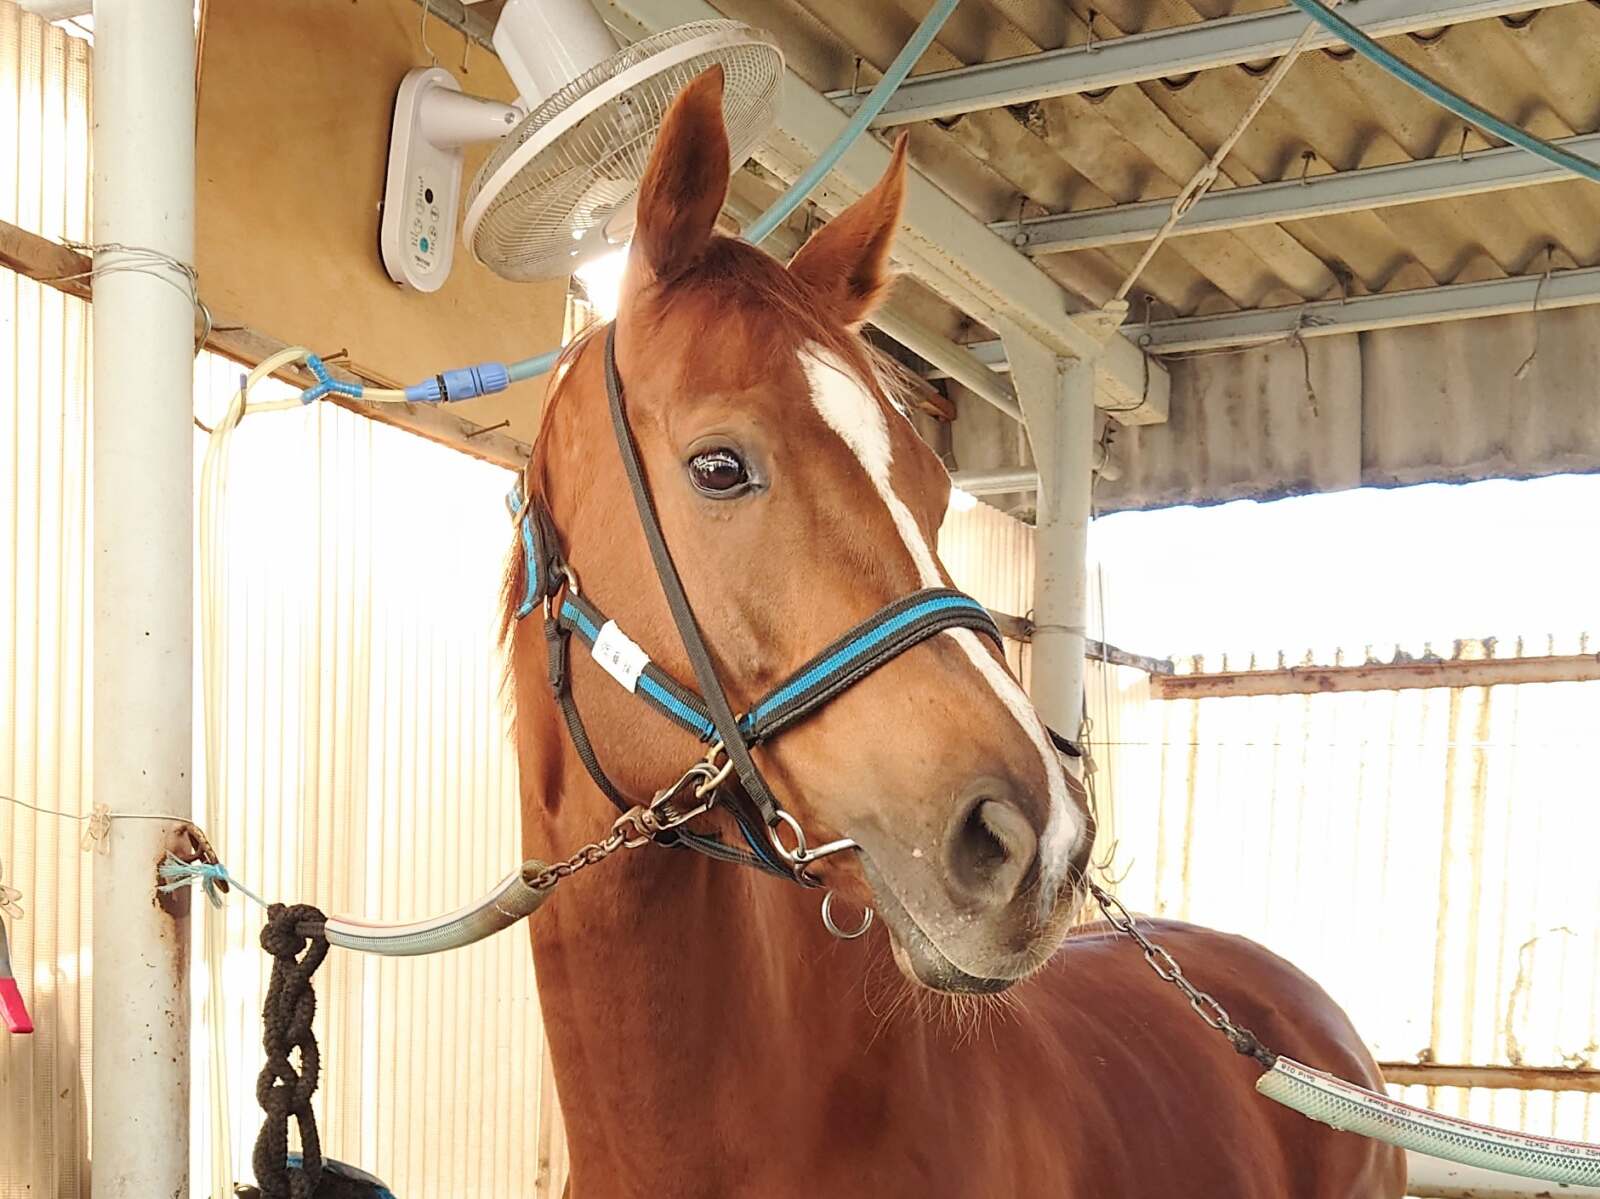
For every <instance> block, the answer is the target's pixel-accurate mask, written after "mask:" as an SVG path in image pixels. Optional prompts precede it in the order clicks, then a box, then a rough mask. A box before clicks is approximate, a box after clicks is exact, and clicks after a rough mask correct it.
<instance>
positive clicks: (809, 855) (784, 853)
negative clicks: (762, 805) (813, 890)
mask: <svg viewBox="0 0 1600 1199" xmlns="http://www.w3.org/2000/svg"><path fill="white" fill-rule="evenodd" d="M781 825H787V826H788V827H789V829H790V830H792V831H793V833H794V848H793V849H790V848H789V847H788V846H787V845H785V844H784V843H783V838H782V837H781V836H779V834H778V829H779V827H780V826H781ZM767 839H768V840H769V841H771V842H772V848H773V849H774V850H775V851H776V852H777V854H778V856H779V857H781V858H782V859H783V860H784V861H785V862H787V863H788V864H789V869H791V870H793V871H794V874H795V877H796V878H798V879H801V880H803V881H808V882H811V883H813V884H815V882H816V880H815V879H813V878H812V877H811V875H810V874H809V873H808V872H807V871H806V867H807V866H808V865H810V864H811V863H812V862H815V861H816V860H817V859H819V858H826V857H829V856H831V855H833V854H836V853H842V852H843V851H844V850H847V849H860V848H861V847H860V846H859V845H857V844H856V843H855V842H854V841H852V840H851V839H850V838H849V837H840V838H839V839H838V840H837V841H829V842H827V843H826V844H823V845H819V846H817V847H816V848H815V849H812V848H811V847H810V846H808V845H807V844H806V831H805V829H803V828H801V827H800V822H799V821H798V820H796V819H795V818H794V817H793V816H791V815H789V813H788V812H785V811H784V810H783V809H782V808H779V809H778V823H777V824H774V825H772V826H771V827H770V828H769V829H767Z"/></svg>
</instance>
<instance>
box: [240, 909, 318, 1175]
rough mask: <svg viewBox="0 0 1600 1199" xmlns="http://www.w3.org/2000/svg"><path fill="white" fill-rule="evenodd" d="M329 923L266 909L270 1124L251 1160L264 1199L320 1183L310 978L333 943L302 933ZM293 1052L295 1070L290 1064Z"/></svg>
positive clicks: (303, 913)
mask: <svg viewBox="0 0 1600 1199" xmlns="http://www.w3.org/2000/svg"><path fill="white" fill-rule="evenodd" d="M326 921H327V917H326V916H324V915H323V914H322V912H320V911H319V910H318V909H316V908H314V907H312V906H311V905H310V904H303V903H297V904H293V905H286V904H281V903H275V904H273V905H272V906H271V907H270V908H268V909H267V924H266V927H265V928H263V929H262V930H261V948H262V949H264V950H266V951H267V953H269V954H271V955H272V981H271V983H270V984H269V985H268V987H267V1002H266V1006H265V1007H264V1008H263V1009H262V1013H261V1026H262V1031H261V1046H262V1048H263V1049H265V1050H266V1052H267V1060H266V1063H265V1064H264V1065H263V1066H262V1067H261V1074H260V1077H258V1078H257V1079H256V1102H257V1103H259V1104H260V1105H261V1110H262V1111H264V1112H266V1114H267V1117H266V1119H265V1120H264V1121H262V1124H261V1133H260V1135H259V1136H258V1137H257V1138H256V1149H255V1155H254V1157H253V1158H252V1159H251V1160H252V1163H253V1165H254V1167H255V1175H256V1184H257V1185H258V1186H259V1187H260V1188H261V1197H262V1199H309V1197H310V1196H311V1195H312V1194H313V1193H314V1192H315V1191H316V1189H317V1183H318V1182H319V1181H320V1180H321V1178H322V1140H321V1138H320V1137H319V1136H318V1134H317V1117H316V1113H315V1112H313V1111H312V1110H311V1096H312V1095H313V1094H314V1093H315V1092H316V1089H317V1076H318V1073H319V1072H320V1070H321V1065H322V1058H321V1055H320V1053H319V1052H318V1050H317V1039H316V1036H315V1035H314V1034H313V1033H312V1031H311V1022H312V1020H313V1019H314V1018H315V1016H316V1014H317V996H316V992H314V991H313V990H312V989H311V976H312V975H313V974H315V973H316V972H317V967H318V966H320V965H322V959H323V958H325V957H326V956H327V955H328V942H327V941H326V940H325V939H324V938H323V937H320V936H310V935H308V934H307V933H306V932H305V931H303V930H302V928H301V927H300V926H301V925H303V924H309V925H313V926H316V927H321V926H322V925H324V924H325V923H326ZM302 955H303V956H302ZM296 1050H299V1053H300V1061H299V1065H298V1067H297V1066H296V1065H295V1063H294V1062H291V1061H290V1060H289V1058H290V1054H292V1053H294V1052H295V1051H296ZM291 1118H292V1119H293V1120H294V1122H295V1124H296V1125H298V1127H299V1130H300V1156H301V1163H300V1166H299V1168H298V1169H291V1168H290V1167H289V1121H290V1119H291Z"/></svg>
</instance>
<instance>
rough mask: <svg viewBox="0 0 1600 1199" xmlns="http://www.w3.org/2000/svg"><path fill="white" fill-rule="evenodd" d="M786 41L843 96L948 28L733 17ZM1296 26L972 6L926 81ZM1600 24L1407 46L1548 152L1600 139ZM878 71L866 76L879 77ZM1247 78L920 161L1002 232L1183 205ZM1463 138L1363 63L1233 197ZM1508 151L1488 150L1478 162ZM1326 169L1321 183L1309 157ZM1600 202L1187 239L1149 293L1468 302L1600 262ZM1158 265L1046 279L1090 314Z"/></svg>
mask: <svg viewBox="0 0 1600 1199" xmlns="http://www.w3.org/2000/svg"><path fill="white" fill-rule="evenodd" d="M718 7H719V8H721V9H722V10H723V11H724V12H726V13H728V15H730V16H736V17H739V18H741V19H744V20H748V21H750V22H752V23H754V24H757V25H761V26H764V27H766V28H768V29H771V30H773V31H774V32H775V33H777V34H778V36H779V37H780V39H781V41H782V43H783V45H784V48H785V50H786V52H787V53H788V55H789V61H790V65H791V66H792V67H793V68H794V69H795V70H796V71H797V73H799V74H800V75H801V76H802V77H803V78H805V79H806V80H807V82H809V83H811V84H812V85H813V86H815V87H818V88H819V89H822V90H830V89H842V88H849V87H851V86H852V85H853V84H855V85H865V84H867V83H870V82H871V81H872V80H874V79H875V78H876V74H875V71H876V70H877V69H881V68H882V67H884V66H886V65H887V63H888V62H889V60H890V59H891V58H892V57H893V56H894V54H895V53H896V52H897V51H898V50H899V48H900V46H901V45H902V43H903V42H904V41H905V39H906V37H907V36H908V35H909V33H910V31H911V30H912V28H913V27H914V26H915V24H916V22H917V21H918V20H919V19H920V18H921V17H922V16H923V15H924V13H925V12H926V10H927V7H928V6H927V4H926V3H925V0H874V2H872V3H863V2H862V0H720V2H719V4H718ZM1271 7H1275V6H1273V5H1271V4H1262V3H1254V2H1252V0H1241V2H1237V3H1230V2H1227V0H1217V2H1211V3H1206V2H1203V0H1200V2H1195V3H1180V2H1178V0H1162V2H1159V3H1149V2H1147V0H1098V2H1097V3H1096V4H1095V5H1094V6H1093V8H1092V9H1090V8H1087V7H1085V8H1082V9H1081V10H1077V9H1069V8H1067V7H1065V6H1062V5H1059V4H1048V3H1043V2H1042V0H972V2H969V3H965V4H963V5H962V6H961V7H960V9H958V10H957V12H956V14H955V16H954V17H952V18H951V20H950V21H949V23H948V24H947V25H946V26H945V27H944V29H943V30H942V31H941V33H940V35H939V38H938V41H937V43H936V45H935V46H934V47H933V48H932V49H931V50H930V51H929V52H928V53H927V54H926V55H924V57H923V59H922V61H921V63H920V64H919V65H918V68H917V73H918V74H921V73H924V72H927V71H935V70H946V69H949V68H953V67H959V66H963V65H970V64H973V63H979V62H992V61H996V60H999V59H1004V58H1010V57H1016V56H1020V55H1027V54H1032V53H1036V52H1038V51H1039V50H1045V49H1054V48H1057V47H1060V46H1075V45H1081V44H1083V43H1084V42H1085V41H1086V40H1087V39H1088V36H1089V34H1088V29H1089V26H1088V23H1087V20H1086V17H1087V14H1088V13H1089V12H1090V11H1092V12H1093V13H1094V37H1095V38H1096V39H1097V40H1104V39H1107V38H1114V37H1117V36H1120V35H1122V34H1131V33H1140V32H1147V31H1151V30H1156V29H1166V28H1172V27H1175V26H1180V25H1185V24H1189V23H1191V22H1194V21H1198V20H1205V19H1211V18H1215V17H1222V16H1229V15H1234V14H1237V13H1243V12H1253V11H1260V10H1262V9H1266V8H1271ZM1597 39H1600V11H1597V10H1596V6H1595V5H1594V4H1584V3H1570V4H1565V5H1562V6H1559V7H1554V8H1548V9H1544V10H1542V11H1538V12H1535V13H1533V14H1529V15H1525V16H1519V17H1509V18H1495V19H1490V20H1482V21H1474V22H1470V23H1467V24H1460V25H1454V26H1450V27H1448V28H1445V29H1442V30H1436V31H1432V32H1428V31H1423V32H1420V33H1417V34H1411V35H1404V36H1401V37H1398V38H1391V39H1387V41H1386V44H1387V45H1388V46H1389V47H1390V48H1391V49H1393V50H1395V51H1396V52H1397V53H1398V54H1399V55H1400V56H1401V57H1403V58H1405V59H1406V60H1407V61H1408V62H1410V63H1412V64H1413V65H1415V66H1417V67H1419V68H1421V69H1422V70H1424V71H1426V72H1427V73H1429V74H1430V75H1433V76H1434V77H1435V78H1437V79H1439V80H1440V81H1441V82H1443V83H1445V84H1446V85H1448V86H1450V87H1452V88H1454V89H1456V90H1458V91H1460V92H1462V93H1463V94H1466V95H1468V96H1470V97H1472V98H1473V99H1475V100H1476V101H1477V102H1479V103H1480V104H1483V105H1485V106H1487V107H1488V108H1490V109H1492V110H1493V111H1495V112H1497V113H1499V114H1501V115H1504V116H1505V117H1507V118H1508V119H1511V120H1513V121H1516V122H1518V123H1519V124H1521V125H1523V126H1524V127H1526V128H1528V129H1530V130H1531V131H1533V132H1535V133H1537V134H1539V135H1541V136H1545V137H1562V136H1566V135H1569V134H1574V133H1583V132H1590V131H1593V130H1594V129H1595V128H1596V127H1597V126H1600V92H1596V91H1595V89H1594V88H1593V86H1592V62H1591V61H1590V57H1591V56H1590V55H1588V54H1587V53H1586V52H1585V50H1584V47H1585V46H1590V47H1592V46H1593V45H1594V44H1595V43H1596V40H1597ZM858 56H859V57H860V59H861V61H862V65H861V68H860V71H859V74H858V71H857V57H858ZM1267 65H1269V64H1266V63H1245V64H1240V65H1238V66H1231V67H1223V68H1219V69H1215V70H1210V71H1203V72H1199V73H1196V74H1191V75H1188V76H1185V77H1180V78H1176V79H1164V80H1155V81H1151V82H1147V83H1138V84H1127V85H1123V86H1120V87H1115V88H1112V89H1109V90H1108V91H1105V92H1102V93H1096V94H1084V95H1078V96H1064V97H1057V98H1053V99H1048V100H1043V101H1039V102H1036V103H1033V104H1029V105H1021V106H1016V107H1015V108H995V109H988V110H985V111H980V112H972V113H967V114H965V115H962V116H959V117H956V118H953V119H949V120H945V121H941V122H937V123H934V122H925V123H922V124H919V125H915V126H912V139H913V140H912V159H913V161H914V162H915V163H917V164H919V165H921V166H923V167H924V168H925V169H927V170H928V172H929V173H930V174H931V175H932V176H933V177H935V178H936V179H937V180H938V181H939V182H940V184H941V185H942V186H944V187H945V188H946V189H947V190H948V191H949V192H950V193H951V194H952V195H954V196H955V197H957V198H958V199H959V200H960V201H961V202H962V203H963V204H965V205H966V206H967V207H968V208H969V209H970V210H971V211H973V212H974V213H975V214H976V215H978V216H980V217H981V218H983V219H984V220H988V221H996V220H1004V219H1007V218H1013V217H1016V216H1018V215H1019V214H1026V215H1029V216H1032V215H1037V214H1040V213H1044V212H1052V213H1054V212H1066V211H1081V210H1085V209H1093V208H1099V207H1104V206H1106V205H1110V204H1126V203H1131V202H1134V201H1139V200H1150V199H1158V198H1170V197H1171V196H1173V195H1175V194H1176V193H1177V191H1178V189H1179V188H1180V187H1181V186H1182V185H1183V184H1184V183H1185V182H1186V181H1187V180H1188V178H1189V176H1190V175H1192V174H1193V173H1194V171H1195V170H1197V169H1198V168H1199V167H1200V165H1201V164H1202V163H1203V162H1204V161H1205V158H1206V155H1207V154H1209V153H1210V152H1211V150H1212V149H1213V148H1214V147H1215V146H1216V145H1217V144H1218V143H1219V142H1220V141H1221V140H1222V138H1223V136H1224V135H1225V134H1226V133H1227V131H1228V130H1229V129H1230V128H1231V127H1232V126H1233V124H1234V122H1235V121H1236V120H1237V118H1238V116H1239V114H1240V113H1241V112H1242V111H1243V110H1244V109H1245V107H1246V105H1247V104H1248V103H1249V101H1250V99H1251V98H1252V97H1253V96H1254V95H1255V93H1256V91H1257V89H1258V88H1259V86H1260V79H1259V76H1260V75H1261V74H1262V73H1263V72H1264V70H1265V68H1266V66H1267ZM1463 129H1464V126H1463V124H1462V123H1461V121H1460V120H1459V119H1458V118H1456V117H1454V116H1452V115H1451V114H1449V113H1447V112H1445V111H1444V110H1443V109H1441V108H1439V107H1437V106H1436V105H1434V104H1433V103H1432V102H1430V101H1429V100H1427V99H1425V98H1423V97H1422V96H1420V95H1418V94H1417V93H1415V92H1413V91H1411V90H1410V89H1408V88H1406V87H1405V86H1404V85H1402V84H1400V83H1398V82H1396V81H1395V80H1393V79H1392V78H1390V77H1389V76H1388V75H1386V74H1385V73H1383V72H1382V71H1381V70H1380V69H1379V68H1377V67H1375V66H1373V65H1371V64H1370V63H1367V62H1366V61H1365V60H1364V59H1361V58H1359V57H1358V56H1355V55H1354V54H1352V53H1351V52H1350V51H1348V50H1345V49H1342V48H1341V49H1337V50H1316V51H1312V52H1310V53H1307V54H1306V55H1304V56H1303V57H1302V58H1301V60H1300V61H1299V62H1297V63H1296V64H1295V66H1294V68H1293V69H1292V70H1291V71H1290V73H1289V75H1288V77H1287V78H1286V80H1285V81H1284V83H1283V85H1282V87H1280V88H1279V90H1278V91H1277V93H1276V94H1275V95H1274V97H1273V98H1272V100H1271V101H1269V102H1268V104H1267V106H1266V108H1265V109H1264V110H1263V111H1262V113H1261V114H1260V116H1258V117H1257V119H1256V120H1255V121H1254V122H1253V123H1252V125H1251V126H1250V128H1249V129H1248V130H1247V131H1246V133H1245V134H1244V136H1243V138H1241V139H1240V141H1239V144H1238V146H1237V148H1236V149H1235V150H1234V152H1233V153H1232V154H1231V155H1230V156H1229V158H1228V160H1227V163H1226V164H1225V166H1224V169H1223V176H1222V179H1221V180H1219V184H1218V186H1219V188H1226V187H1227V186H1229V185H1230V184H1232V185H1244V184H1252V183H1261V182H1271V181H1276V180H1281V179H1289V178H1295V177H1298V176H1299V175H1300V174H1301V172H1302V170H1307V169H1308V170H1309V171H1310V172H1312V173H1313V174H1321V173H1325V172H1327V171H1330V170H1337V171H1345V170H1351V169H1354V168H1357V167H1364V166H1376V165H1382V164H1389V163H1397V162H1407V161H1412V160H1415V159H1421V158H1430V157H1435V156H1440V155H1452V154H1455V153H1457V152H1458V151H1460V150H1461V149H1462V147H1463V141H1462V135H1463ZM1489 144H1491V143H1489V142H1487V141H1486V140H1485V139H1484V138H1483V136H1482V135H1480V134H1479V133H1478V132H1476V131H1475V130H1474V131H1472V132H1470V133H1468V134H1467V137H1466V141H1465V147H1466V148H1467V149H1482V148H1484V147H1485V146H1487V145H1489ZM1308 150H1309V151H1311V152H1312V153H1314V155H1315V159H1314V160H1313V161H1312V162H1311V163H1310V164H1309V167H1308V166H1307V164H1306V162H1305V160H1304V159H1303V157H1302V155H1303V154H1304V153H1305V152H1306V151H1308ZM1597 215H1600V193H1597V192H1596V190H1595V189H1594V188H1593V187H1590V186H1588V185H1586V184H1584V183H1582V182H1577V181H1575V182H1572V183H1558V184H1552V185H1549V186H1545V187H1539V188H1531V189H1526V190H1523V191H1517V192H1508V193H1499V194H1493V195H1485V196H1477V197H1471V198H1468V199H1461V200H1453V201H1441V202H1434V203H1429V204H1418V205H1408V206H1401V207H1396V208H1390V209H1386V210H1382V211H1377V212H1370V213H1360V214H1351V215H1344V216H1335V217H1323V218H1319V219H1314V220H1304V221H1298V222H1295V223H1293V224H1291V225H1284V226H1261V227H1257V228H1253V229H1242V230H1236V231H1232V232H1227V233H1213V234H1201V235H1194V236H1189V237H1180V238H1174V239H1173V240H1171V241H1169V242H1168V244H1167V245H1166V246H1165V247H1164V248H1163V249H1162V250H1161V252H1160V253H1158V254H1157V256H1156V258H1155V260H1154V261H1153V262H1152V263H1151V264H1150V267H1149V268H1148V269H1147V271H1146V273H1145V275H1144V278H1143V280H1142V281H1141V286H1140V289H1139V291H1138V292H1136V294H1148V295H1150V296H1152V297H1153V298H1154V299H1155V300H1156V301H1157V303H1158V304H1159V306H1160V311H1161V312H1162V313H1163V314H1177V315H1189V314H1194V313H1208V312H1215V311H1223V310H1229V309H1233V308H1251V307H1260V306H1271V305H1279V304H1293V303H1297V302H1299V301H1301V300H1307V299H1316V298H1328V297H1335V296H1338V295H1341V294H1350V295H1354V294H1362V293H1366V292H1375V291H1386V290H1400V289H1403V288H1407V287H1418V286H1429V285H1433V284H1446V283H1453V282H1464V281H1469V280H1476V279H1484V278H1499V277H1503V276H1505V275H1517V274H1526V273H1530V272H1533V271H1537V270H1539V269H1542V266H1543V255H1544V250H1545V247H1546V246H1547V245H1550V244H1553V245H1554V246H1555V247H1556V250H1555V256H1556V262H1557V265H1561V266H1566V265H1582V266H1588V265H1593V264H1595V263H1597V262H1600V221H1597V220H1596V216H1597ZM1138 252H1139V247H1138V246H1136V245H1135V246H1124V247H1115V248H1107V249H1093V250H1081V251H1075V252H1071V253H1064V254H1054V255H1048V256H1044V257H1042V258H1041V259H1040V262H1041V264H1042V265H1043V266H1044V267H1045V269H1046V270H1047V271H1049V272H1050V273H1051V274H1052V275H1054V276H1055V277H1056V278H1057V279H1058V280H1060V281H1061V282H1062V283H1063V284H1064V285H1065V286H1066V287H1068V288H1069V289H1070V290H1071V291H1073V292H1075V293H1076V294H1077V295H1079V296H1080V297H1082V298H1083V299H1084V301H1085V302H1086V303H1088V304H1092V305H1098V304H1100V303H1101V302H1103V301H1104V300H1105V299H1107V298H1108V297H1109V296H1110V294H1111V291H1112V290H1113V289H1114V287H1115V285H1116V283H1117V282H1118V281H1119V280H1120V278H1121V276H1122V274H1123V273H1124V272H1125V271H1126V270H1127V269H1128V268H1129V267H1130V266H1131V265H1132V263H1133V262H1134V261H1135V259H1136V258H1137V256H1138Z"/></svg>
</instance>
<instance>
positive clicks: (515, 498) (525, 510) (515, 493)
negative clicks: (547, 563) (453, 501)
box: [506, 479, 544, 620]
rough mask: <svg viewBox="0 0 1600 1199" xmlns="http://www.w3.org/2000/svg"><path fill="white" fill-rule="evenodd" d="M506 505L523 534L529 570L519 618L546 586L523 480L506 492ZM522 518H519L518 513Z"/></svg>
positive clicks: (518, 608)
mask: <svg viewBox="0 0 1600 1199" xmlns="http://www.w3.org/2000/svg"><path fill="white" fill-rule="evenodd" d="M506 507H507V508H508V509H509V510H510V512H511V519H512V520H515V521H517V531H518V533H520V534H521V536H522V565H523V569H524V570H525V571H526V572H527V573H526V579H525V581H524V583H523V587H522V601H521V602H520V603H519V604H518V605H517V619H518V620H521V619H522V618H523V617H524V616H527V615H528V614H529V613H531V612H532V611H533V609H534V606H535V605H536V604H538V602H539V597H540V596H541V595H543V594H544V587H543V586H542V581H541V579H540V577H539V551H538V543H537V542H536V541H535V540H534V536H533V506H532V505H531V504H529V505H527V506H526V507H525V506H524V499H523V495H522V480H521V479H518V480H517V481H516V483H515V484H513V485H512V488H511V490H510V491H508V492H507V493H506ZM519 513H520V514H521V519H520V520H518V514H519Z"/></svg>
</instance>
